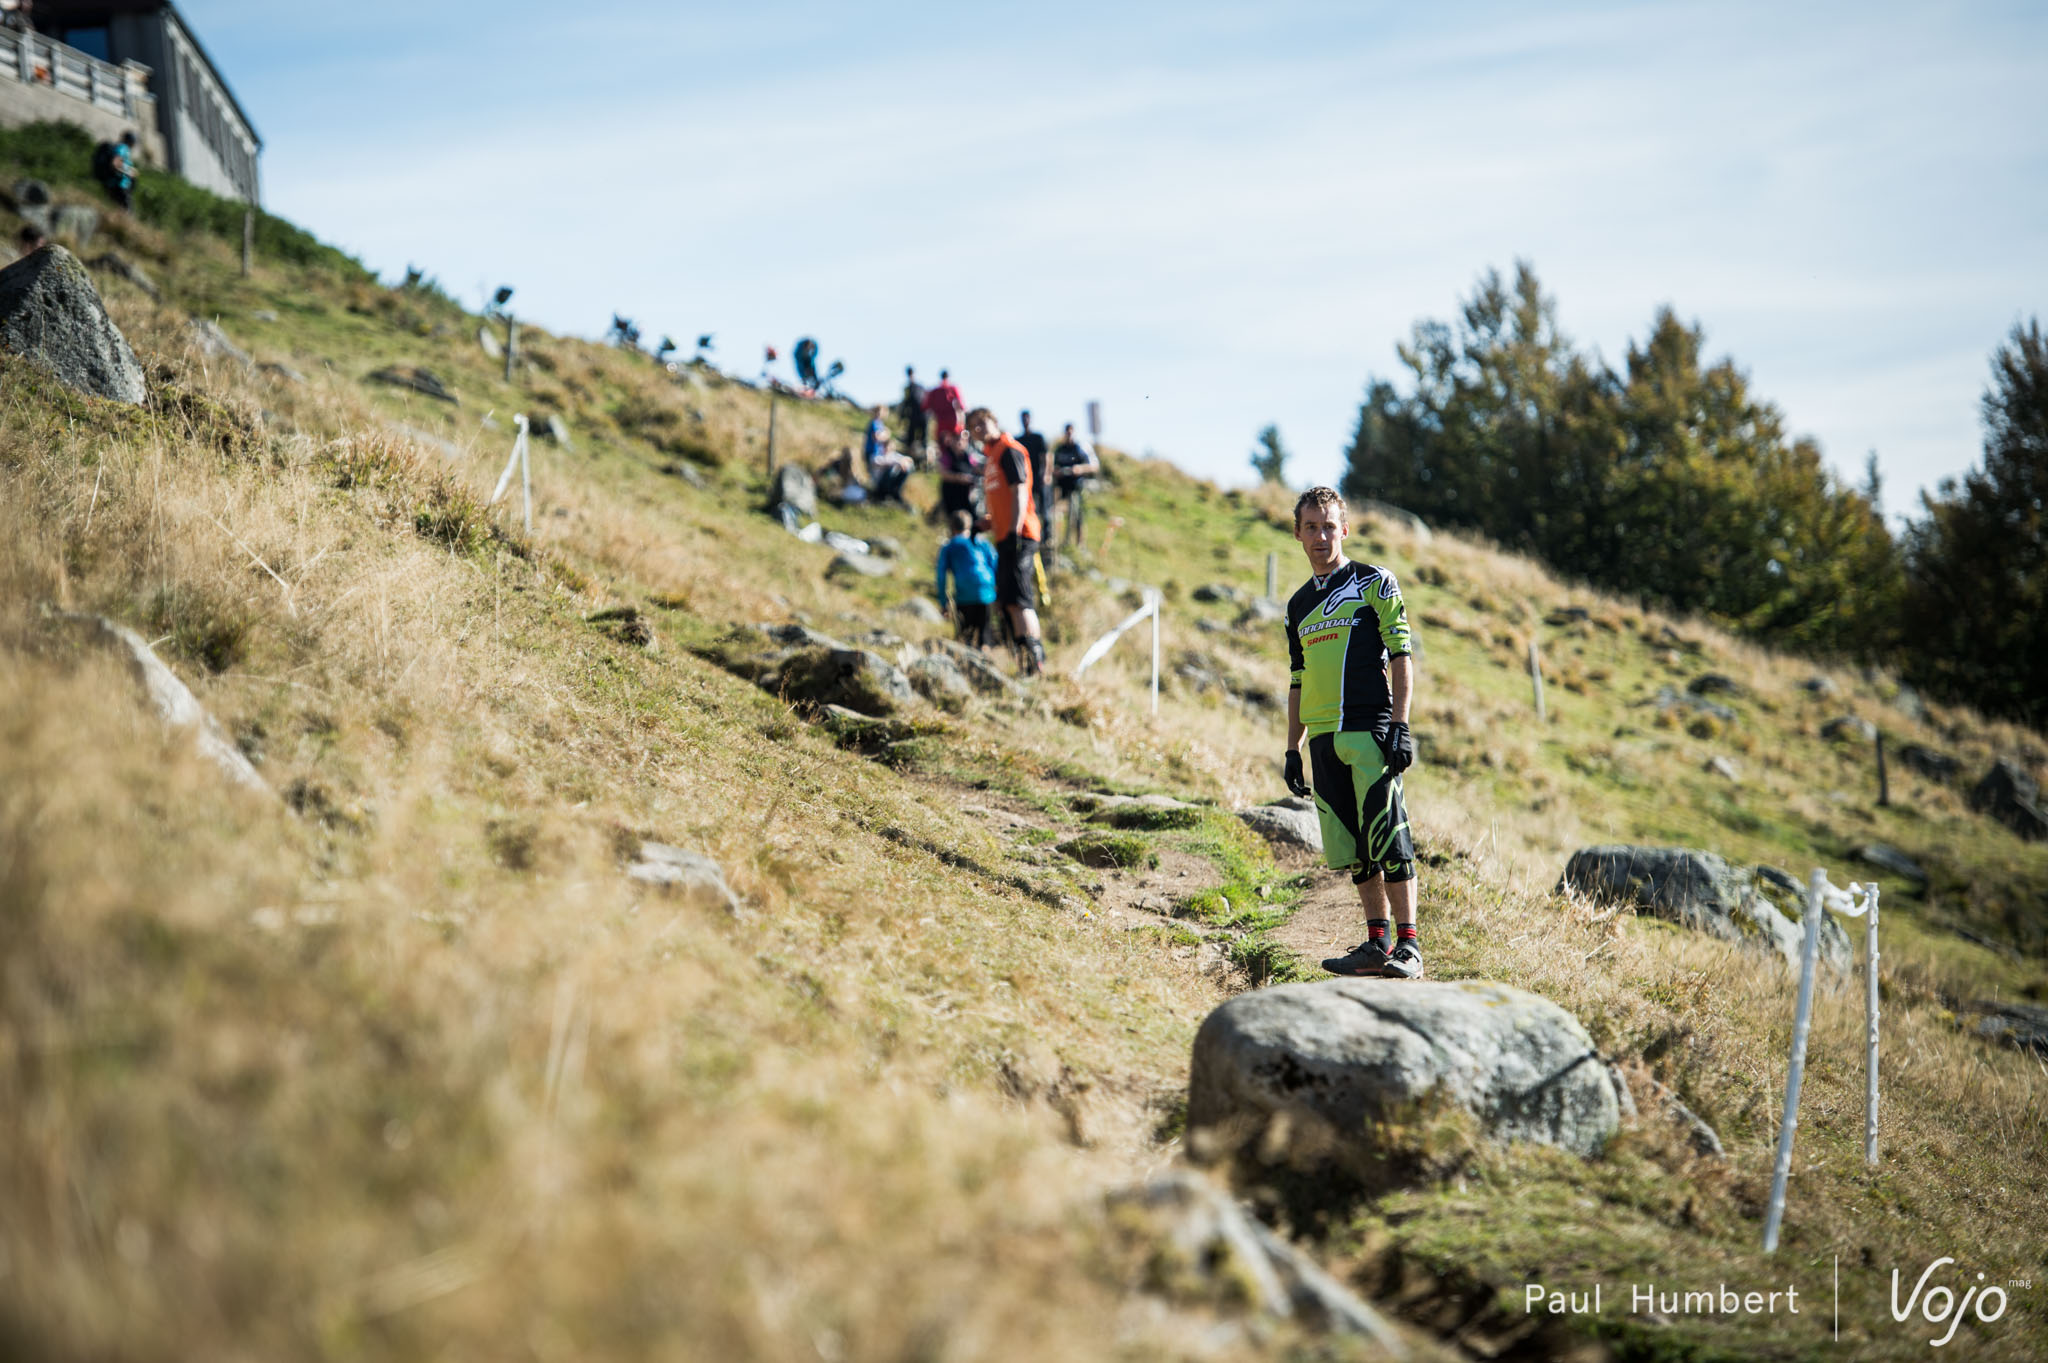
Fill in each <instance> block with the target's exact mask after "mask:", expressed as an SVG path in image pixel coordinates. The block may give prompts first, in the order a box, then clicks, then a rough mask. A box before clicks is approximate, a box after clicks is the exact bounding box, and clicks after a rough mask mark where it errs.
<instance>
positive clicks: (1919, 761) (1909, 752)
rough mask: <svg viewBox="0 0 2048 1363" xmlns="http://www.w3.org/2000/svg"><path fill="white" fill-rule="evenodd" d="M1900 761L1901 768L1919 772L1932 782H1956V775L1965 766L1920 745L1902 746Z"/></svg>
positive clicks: (1942, 753)
mask: <svg viewBox="0 0 2048 1363" xmlns="http://www.w3.org/2000/svg"><path fill="white" fill-rule="evenodd" d="M1898 759H1899V764H1900V765H1901V766H1904V767H1908V768H1911V769H1912V770H1913V771H1917V772H1919V773H1920V774H1921V775H1922V776H1924V777H1926V778H1927V779H1928V780H1930V781H1951V780H1954V779H1955V776H1956V773H1957V772H1960V771H1961V770H1962V769H1963V764H1962V763H1961V762H1959V761H1958V760H1956V759H1955V758H1953V757H1950V756H1949V755H1948V754H1947V753H1945V752H1936V751H1935V750H1934V749H1933V748H1929V747H1925V746H1923V745H1921V744H1919V743H1904V744H1901V745H1900V746H1899V751H1898Z"/></svg>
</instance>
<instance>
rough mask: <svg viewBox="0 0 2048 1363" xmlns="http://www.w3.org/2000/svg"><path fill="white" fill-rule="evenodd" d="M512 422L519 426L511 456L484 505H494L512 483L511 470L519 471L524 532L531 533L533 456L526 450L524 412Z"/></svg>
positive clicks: (513, 439)
mask: <svg viewBox="0 0 2048 1363" xmlns="http://www.w3.org/2000/svg"><path fill="white" fill-rule="evenodd" d="M512 424H513V425H514V426H517V427H518V428H519V434H518V435H516V436H514V437H513V438H512V457H511V458H510V459H507V460H506V461H505V471H504V472H503V473H501V474H499V475H498V486H497V487H496V488H494V489H493V490H492V492H491V500H490V501H489V502H487V503H485V505H486V506H496V505H497V504H498V499H499V498H500V497H503V496H504V495H505V489H506V488H508V487H510V486H511V485H512V473H513V470H515V469H516V470H518V472H519V490H520V493H521V495H522V496H523V497H524V499H525V502H526V533H527V534H528V535H529V536H531V535H532V534H533V457H532V455H530V454H529V453H528V452H527V444H528V442H527V438H526V413H524V412H521V413H519V414H518V415H517V416H515V417H513V418H512Z"/></svg>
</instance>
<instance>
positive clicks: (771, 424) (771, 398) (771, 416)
mask: <svg viewBox="0 0 2048 1363" xmlns="http://www.w3.org/2000/svg"><path fill="white" fill-rule="evenodd" d="M768 476H769V477H770V478H773V477H774V476H775V390H774V389H773V388H770V389H769V390H768Z"/></svg>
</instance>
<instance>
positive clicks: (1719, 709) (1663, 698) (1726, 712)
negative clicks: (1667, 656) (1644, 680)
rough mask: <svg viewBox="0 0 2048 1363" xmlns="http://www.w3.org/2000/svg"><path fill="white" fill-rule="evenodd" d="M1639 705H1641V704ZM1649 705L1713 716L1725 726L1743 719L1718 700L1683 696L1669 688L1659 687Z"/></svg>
mask: <svg viewBox="0 0 2048 1363" xmlns="http://www.w3.org/2000/svg"><path fill="white" fill-rule="evenodd" d="M1638 703H1639V704H1640V703H1641V702H1638ZM1649 703H1650V704H1652V705H1655V706H1656V707H1657V709H1658V710H1659V711H1664V710H1690V711H1692V712H1693V713H1694V714H1700V715H1711V716H1712V717H1713V718H1715V719H1718V720H1720V721H1721V722H1722V723H1723V724H1733V723H1734V722H1735V721H1736V720H1737V719H1740V718H1741V716H1739V715H1737V714H1736V713H1735V712H1734V711H1733V710H1731V709H1729V708H1728V707H1727V706H1725V705H1723V704H1721V702H1719V701H1717V700H1703V699H1701V698H1700V697H1698V696H1692V695H1684V696H1681V695H1680V694H1678V692H1677V691H1675V690H1673V689H1672V688H1671V687H1668V686H1663V687H1659V688H1658V689H1657V694H1656V696H1655V698H1654V699H1652V700H1651V701H1650V702H1649Z"/></svg>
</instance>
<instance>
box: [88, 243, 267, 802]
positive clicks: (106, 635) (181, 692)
mask: <svg viewBox="0 0 2048 1363" xmlns="http://www.w3.org/2000/svg"><path fill="white" fill-rule="evenodd" d="M75 263H76V262H74V264H75ZM54 614H55V617H56V618H57V619H60V620H64V621H68V622H69V623H71V624H75V625H84V626H86V627H87V628H89V629H91V630H93V631H95V634H96V637H97V638H98V639H99V641H100V642H101V643H104V644H107V645H109V646H110V647H112V648H113V649H114V650H115V651H116V652H118V653H120V654H122V655H123V656H125V657H126V658H127V659H128V666H129V669H130V670H131V671H133V672H134V673H135V680H137V681H138V682H140V683H142V689H143V692H144V694H146V695H147V696H148V697H149V703H150V705H151V706H152V707H153V708H154V709H155V710H156V713H157V718H159V719H161V720H162V721H163V722H164V725H165V727H167V728H172V729H190V730H191V731H192V741H193V745H194V746H195V747H197V748H198V749H199V753H200V756H202V757H204V758H206V760H207V761H209V762H211V763H213V764H214V765H215V766H217V767H219V768H220V769H221V771H222V772H223V773H225V774H226V775H227V777H228V779H229V780H231V781H233V782H235V784H237V785H239V786H243V787H245V788H246V789H249V790H257V791H262V792H263V793H264V794H266V795H268V794H270V793H271V790H270V786H269V785H268V784H267V783H266V782H265V781H264V779H263V778H262V777H261V776H259V775H257V774H256V768H255V767H254V766H253V765H251V763H250V761H249V759H248V757H247V756H246V755H244V754H243V752H242V750H241V749H240V748H238V747H236V746H235V743H234V740H233V739H231V738H229V737H228V735H227V731H226V730H224V729H222V728H221V726H220V722H219V721H218V720H216V719H215V718H214V717H213V716H212V715H210V714H208V713H207V711H206V709H205V707H204V706H202V705H200V703H199V700H198V698H197V697H196V696H194V695H193V694H192V692H191V691H190V690H189V689H188V688H187V687H186V685H185V683H183V682H182V681H179V680H178V674H177V673H175V672H173V671H171V669H170V668H168V667H166V666H164V662H163V659H161V658H159V657H157V656H156V651H155V650H154V649H152V648H151V647H150V646H149V644H148V643H147V642H146V641H145V640H144V639H143V637H142V636H141V635H140V634H137V633H136V632H135V631H134V630H132V629H129V628H128V627H127V626H126V625H120V624H116V623H115V622H114V621H112V620H109V619H107V618H106V617H105V616H104V615H79V614H75V613H73V612H71V611H59V612H55V613H54Z"/></svg>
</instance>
